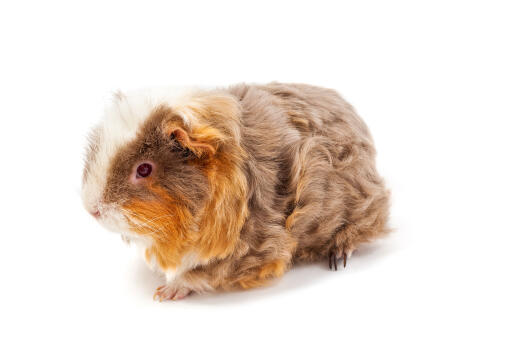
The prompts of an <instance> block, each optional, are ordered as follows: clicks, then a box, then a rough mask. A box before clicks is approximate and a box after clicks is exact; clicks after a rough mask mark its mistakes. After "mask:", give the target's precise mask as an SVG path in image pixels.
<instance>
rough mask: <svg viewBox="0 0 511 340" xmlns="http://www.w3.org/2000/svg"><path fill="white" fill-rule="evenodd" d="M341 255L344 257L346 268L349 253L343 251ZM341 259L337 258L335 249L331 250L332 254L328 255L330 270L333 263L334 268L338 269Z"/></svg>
mask: <svg viewBox="0 0 511 340" xmlns="http://www.w3.org/2000/svg"><path fill="white" fill-rule="evenodd" d="M341 256H342V259H343V265H344V268H346V261H347V259H348V255H347V254H346V253H345V252H344V251H343V252H342V255H341ZM339 260H340V259H339V258H337V254H336V253H335V252H334V251H331V252H330V255H329V256H328V267H329V268H330V270H332V265H333V267H334V270H335V271H337V261H339Z"/></svg>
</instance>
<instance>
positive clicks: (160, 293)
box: [153, 284, 192, 302]
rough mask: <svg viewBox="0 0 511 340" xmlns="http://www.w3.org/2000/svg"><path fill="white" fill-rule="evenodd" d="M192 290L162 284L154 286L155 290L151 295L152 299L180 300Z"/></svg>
mask: <svg viewBox="0 0 511 340" xmlns="http://www.w3.org/2000/svg"><path fill="white" fill-rule="evenodd" d="M191 292H192V291H191V290H190V289H189V288H186V287H176V286H174V285H172V284H169V285H163V286H160V287H158V288H156V292H155V293H154V295H153V300H158V301H160V302H162V301H165V300H181V299H183V298H185V297H186V296H188V295H189V294H190V293H191Z"/></svg>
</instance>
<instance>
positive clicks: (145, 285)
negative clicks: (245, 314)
mask: <svg viewBox="0 0 511 340" xmlns="http://www.w3.org/2000/svg"><path fill="white" fill-rule="evenodd" d="M390 243H391V242H384V241H383V242H375V243H371V244H366V245H363V246H361V247H360V248H359V249H358V250H356V251H355V252H354V253H353V256H352V257H351V258H350V259H349V260H348V263H347V266H346V268H343V267H342V261H339V264H338V268H339V270H338V271H337V272H336V271H332V270H330V269H329V268H328V261H327V259H325V260H324V261H319V262H317V263H310V264H309V263H307V264H296V265H294V266H293V267H292V268H291V270H289V271H288V272H287V273H286V274H284V275H283V277H282V278H280V279H277V280H275V281H274V282H273V283H272V284H270V285H269V286H266V287H260V288H254V289H249V290H239V291H231V292H222V291H219V292H212V293H205V294H201V295H197V294H192V295H190V296H188V297H186V298H185V299H184V300H180V301H169V302H166V303H168V304H176V303H177V304H181V303H186V304H201V305H226V304H240V303H246V302H251V301H257V300H260V299H265V298H270V297H272V296H273V295H277V294H286V293H287V292H289V291H293V290H299V289H304V288H306V287H311V286H314V285H316V284H318V283H319V282H321V281H322V280H327V279H328V280H331V279H339V280H340V279H342V276H343V275H356V273H357V272H360V271H364V270H366V269H368V268H370V267H372V266H374V265H376V264H377V263H378V261H381V260H382V259H383V258H385V257H386V256H387V255H389V254H390V253H391V252H392V251H393V249H395V247H393V246H392V245H391V244H390ZM133 276H134V280H133V282H134V286H135V288H138V289H141V290H142V294H144V295H145V296H147V298H151V297H152V296H153V294H154V292H155V290H156V288H157V287H158V286H161V285H163V284H164V283H165V279H164V277H163V275H161V274H158V273H156V272H153V271H151V270H150V269H149V268H148V267H147V266H146V264H145V263H144V262H143V261H142V260H138V261H137V263H136V266H135V268H134V270H133Z"/></svg>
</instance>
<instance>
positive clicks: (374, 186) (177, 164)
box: [89, 83, 389, 291]
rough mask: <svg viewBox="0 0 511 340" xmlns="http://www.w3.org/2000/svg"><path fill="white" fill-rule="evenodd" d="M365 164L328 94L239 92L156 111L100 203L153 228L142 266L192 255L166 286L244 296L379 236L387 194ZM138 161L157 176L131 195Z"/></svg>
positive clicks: (346, 114) (348, 122)
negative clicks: (297, 265) (301, 264)
mask: <svg viewBox="0 0 511 340" xmlns="http://www.w3.org/2000/svg"><path fill="white" fill-rule="evenodd" d="M180 110H187V111H188V112H191V113H192V114H193V115H194V117H196V118H197V122H194V124H192V126H186V124H184V123H183V122H182V120H181V119H180V118H179V117H178V116H177V115H176V114H175V113H176V112H179V111H180ZM184 150H185V151H186V150H189V151H191V155H188V154H187V152H184ZM89 157H93V156H89ZM374 158H375V150H374V147H373V142H372V139H371V136H370V134H369V132H368V129H367V127H366V125H365V124H364V123H363V122H362V120H361V119H360V118H359V117H358V116H357V115H356V114H355V112H354V110H353V108H352V107H351V106H350V105H349V104H348V103H346V102H345V101H344V100H343V99H342V98H341V97H339V96H338V95H337V93H335V92H334V91H332V90H327V89H323V88H318V87H313V86H309V85H300V84H278V83H272V84H269V85H265V86H252V85H244V84H242V85H237V86H234V87H231V88H229V89H226V90H218V91H212V92H208V93H202V94H199V95H197V96H195V97H194V98H193V99H192V100H191V101H190V102H189V103H187V104H185V105H184V106H180V107H171V108H169V107H166V106H160V107H158V108H157V109H155V111H154V113H153V114H152V115H151V116H150V117H149V119H148V120H147V121H146V123H145V125H144V126H143V127H142V129H141V131H140V132H139V134H138V138H137V140H135V141H134V142H132V143H131V144H129V145H126V146H125V147H124V148H123V149H122V150H120V151H119V152H118V154H117V156H116V159H115V161H114V162H112V164H114V165H113V167H112V168H111V169H110V174H109V177H108V182H107V183H108V184H107V190H106V191H105V193H104V199H105V201H111V202H117V203H119V204H120V205H121V206H122V207H123V208H124V209H125V210H126V211H127V214H128V215H129V214H132V215H133V216H138V217H139V220H141V221H144V220H145V221H151V223H150V226H149V225H145V226H144V224H142V225H140V224H138V225H134V226H133V230H134V231H135V232H137V233H139V234H141V235H146V236H150V237H152V238H153V240H154V243H153V246H152V247H151V248H149V249H148V250H147V252H146V256H147V257H148V258H150V257H155V258H156V260H157V263H158V265H159V266H160V267H161V268H162V269H163V270H165V269H168V268H176V267H178V266H179V264H180V260H181V259H182V257H183V256H184V255H185V254H186V253H190V252H193V253H197V254H199V257H200V260H201V263H202V264H200V265H197V266H196V267H195V268H192V269H190V270H188V271H187V272H185V273H183V274H182V275H181V276H180V277H179V278H177V279H176V283H175V284H176V285H178V286H183V287H187V289H191V290H195V291H202V290H204V289H232V288H236V287H241V288H251V287H255V286H260V285H263V284H266V283H267V282H268V281H269V280H270V279H271V278H274V277H279V276H281V275H282V274H283V273H284V272H285V271H286V270H287V269H288V268H289V267H290V266H291V264H292V263H293V262H298V261H313V260H317V259H325V258H327V256H328V255H329V253H330V252H332V251H333V252H335V253H336V254H337V256H341V254H343V253H351V252H352V251H353V250H355V249H356V248H357V247H358V246H359V245H360V244H361V243H363V242H369V241H371V240H373V239H375V238H377V237H380V236H383V235H385V233H386V232H387V228H386V221H387V218H388V209H389V203H388V202H389V194H388V191H387V190H386V189H385V186H384V183H383V180H382V179H381V178H380V176H379V175H378V174H377V172H376V168H375V163H374ZM144 160H150V161H152V162H154V163H155V164H156V169H155V171H154V172H155V173H154V174H153V175H152V176H151V178H150V179H148V180H147V181H143V182H142V185H139V186H133V185H131V184H130V183H129V181H127V178H128V176H129V174H130V173H131V172H132V171H133V167H134V166H136V164H137V162H141V161H144ZM159 216H167V217H159Z"/></svg>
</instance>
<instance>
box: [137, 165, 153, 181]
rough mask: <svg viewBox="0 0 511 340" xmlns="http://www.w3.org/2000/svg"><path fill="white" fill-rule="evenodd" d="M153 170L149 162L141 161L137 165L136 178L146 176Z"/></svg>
mask: <svg viewBox="0 0 511 340" xmlns="http://www.w3.org/2000/svg"><path fill="white" fill-rule="evenodd" d="M151 171H153V167H152V165H151V164H149V163H142V164H140V165H139V166H138V167H137V178H140V177H147V176H149V175H150V174H151Z"/></svg>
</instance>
